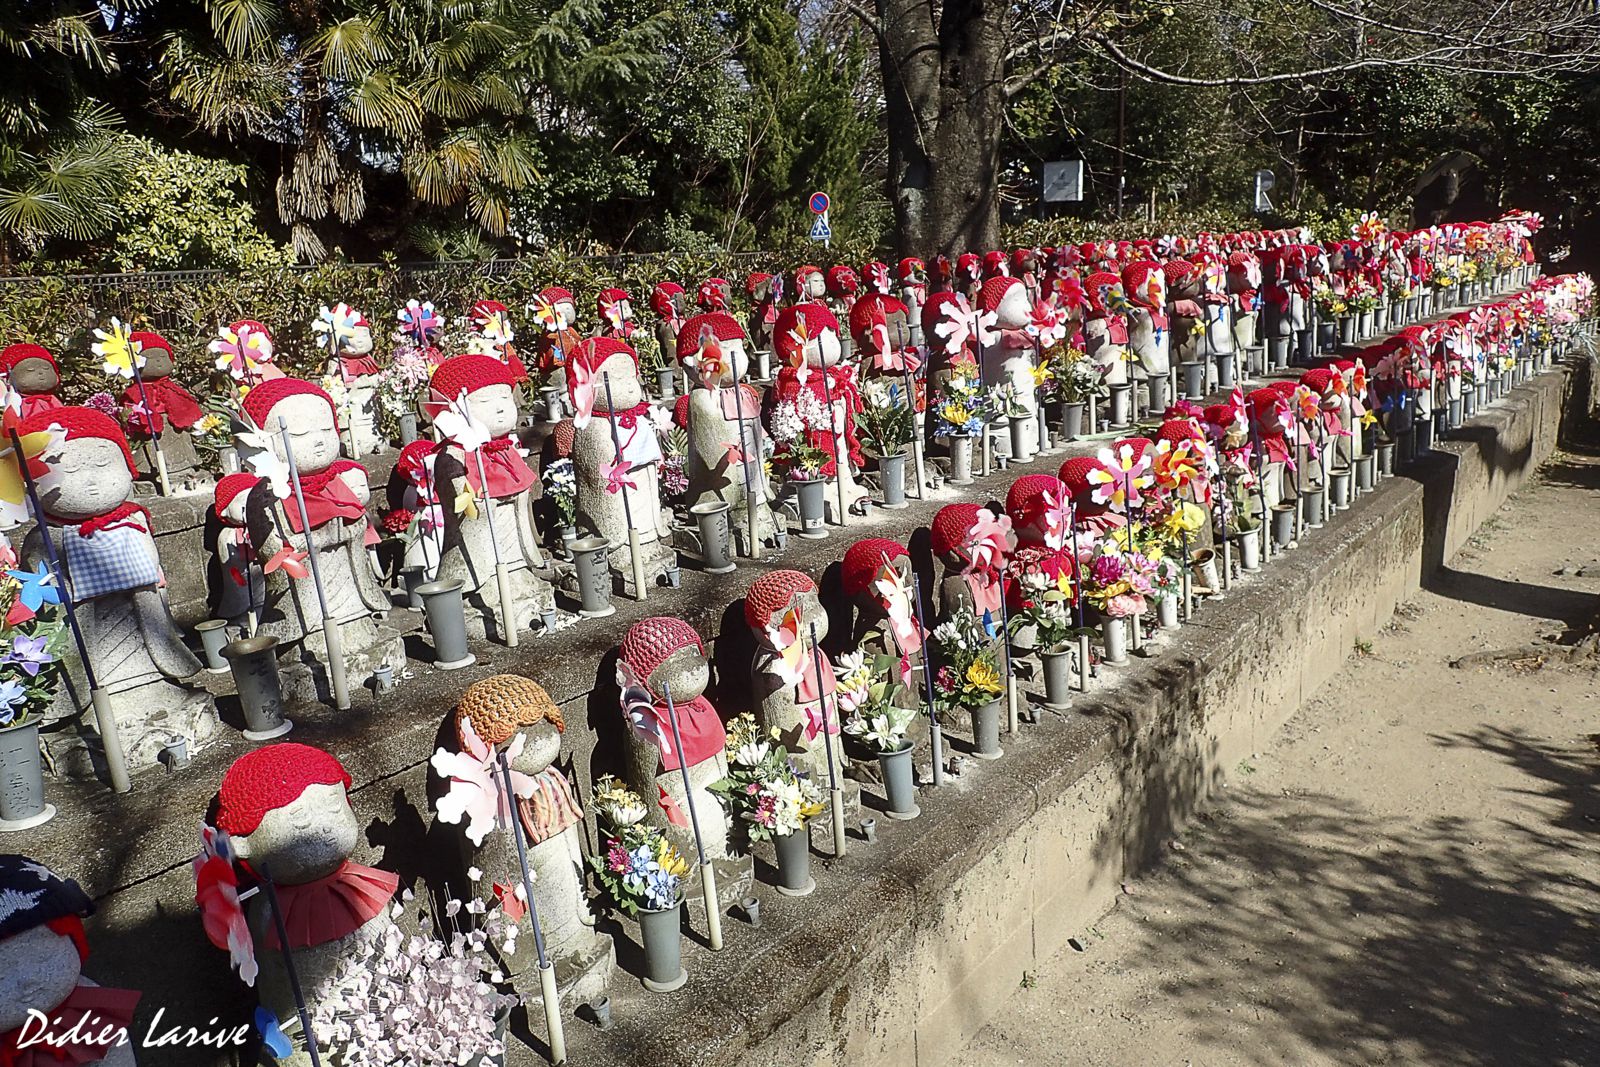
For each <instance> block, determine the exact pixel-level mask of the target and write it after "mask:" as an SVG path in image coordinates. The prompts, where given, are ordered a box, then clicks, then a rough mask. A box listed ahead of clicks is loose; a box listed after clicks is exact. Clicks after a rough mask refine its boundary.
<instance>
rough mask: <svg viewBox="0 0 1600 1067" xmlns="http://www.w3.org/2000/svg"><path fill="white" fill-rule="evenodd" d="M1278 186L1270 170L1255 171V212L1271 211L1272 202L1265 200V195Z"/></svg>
mask: <svg viewBox="0 0 1600 1067" xmlns="http://www.w3.org/2000/svg"><path fill="white" fill-rule="evenodd" d="M1276 184H1278V179H1277V178H1276V177H1275V176H1274V175H1273V173H1272V172H1271V171H1270V170H1258V171H1256V206H1255V209H1256V210H1257V211H1271V210H1272V201H1271V200H1269V199H1268V198H1267V193H1269V192H1271V191H1272V187H1273V186H1274V185H1276Z"/></svg>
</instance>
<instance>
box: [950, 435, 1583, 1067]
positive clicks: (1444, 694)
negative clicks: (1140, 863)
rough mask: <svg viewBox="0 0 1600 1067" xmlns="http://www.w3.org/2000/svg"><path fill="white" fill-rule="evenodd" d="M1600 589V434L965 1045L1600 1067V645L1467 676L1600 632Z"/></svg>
mask: <svg viewBox="0 0 1600 1067" xmlns="http://www.w3.org/2000/svg"><path fill="white" fill-rule="evenodd" d="M1558 571H1562V573H1556V572H1558ZM1580 572H1581V575H1580ZM1597 594H1600V450H1595V452H1594V454H1589V453H1588V451H1587V450H1586V454H1583V455H1573V454H1563V455H1562V456H1560V457H1558V459H1557V460H1556V461H1555V462H1554V463H1552V464H1551V465H1550V466H1548V467H1547V468H1545V470H1544V472H1543V475H1542V477H1541V479H1540V481H1539V482H1537V483H1536V484H1534V485H1532V486H1530V487H1529V488H1527V489H1525V490H1524V491H1523V492H1522V493H1520V494H1518V496H1516V497H1514V498H1512V500H1511V502H1510V503H1509V504H1508V505H1507V506H1506V507H1505V508H1503V509H1502V511H1501V513H1500V515H1499V516H1498V517H1497V519H1496V520H1495V521H1492V522H1491V523H1490V524H1488V526H1487V527H1486V528H1485V529H1484V530H1482V531H1480V532H1479V535H1478V536H1477V537H1476V538H1474V540H1473V542H1472V547H1470V548H1468V549H1467V550H1465V551H1463V552H1462V554H1461V555H1460V556H1458V557H1457V558H1456V559H1455V560H1453V561H1451V564H1450V566H1449V567H1448V568H1446V569H1445V571H1444V572H1442V573H1441V574H1440V575H1439V576H1438V577H1437V578H1436V579H1435V580H1434V581H1432V582H1430V588H1429V589H1428V590H1427V591H1425V592H1423V593H1421V594H1419V595H1418V596H1417V597H1416V598H1415V599H1414V600H1412V601H1411V602H1410V603H1408V604H1406V605H1404V606H1403V607H1402V609H1401V611H1400V612H1399V613H1398V614H1397V615H1396V617H1395V619H1394V620H1393V623H1392V624H1391V626H1390V628H1389V629H1388V630H1387V631H1385V632H1384V633H1383V634H1381V635H1380V636H1379V638H1378V639H1377V640H1376V641H1374V642H1373V643H1372V646H1371V647H1370V648H1367V647H1362V648H1360V649H1358V650H1356V655H1355V656H1354V658H1352V659H1351V660H1350V661H1349V663H1348V668H1347V670H1346V671H1345V672H1343V673H1342V674H1341V676H1340V677H1339V678H1338V679H1337V680H1335V682H1333V683H1332V684H1330V685H1329V686H1328V687H1327V688H1326V689H1325V690H1324V691H1323V692H1322V693H1321V694H1320V695H1319V697H1318V699H1317V700H1315V701H1314V702H1313V703H1312V704H1310V705H1309V706H1307V707H1306V708H1304V709H1302V710H1301V711H1300V713H1299V714H1297V715H1296V716H1295V717H1294V718H1293V719H1292V720H1291V721H1290V722H1289V724H1288V725H1287V726H1286V727H1285V729H1284V731H1283V732H1282V733H1281V734H1280V735H1279V737H1278V738H1277V740H1276V741H1275V743H1274V745H1273V746H1272V748H1271V749H1270V750H1267V751H1262V752H1260V753H1258V754H1257V755H1256V756H1254V757H1253V758H1252V759H1250V760H1249V761H1247V762H1246V763H1243V764H1241V765H1240V766H1239V767H1237V768H1235V769H1234V772H1233V774H1232V784H1231V788H1230V789H1229V791H1228V793H1227V795H1226V797H1225V798H1223V799H1222V800H1221V801H1220V802H1219V803H1218V804H1217V805H1216V806H1215V807H1214V808H1213V810H1212V811H1211V812H1210V813H1209V814H1208V815H1207V816H1206V817H1205V818H1203V819H1202V821H1201V822H1199V823H1198V824H1196V825H1195V826H1194V827H1193V828H1192V829H1191V830H1190V831H1189V833H1188V834H1187V836H1186V838H1185V840H1184V841H1183V842H1182V843H1179V844H1175V845H1174V846H1173V850H1172V852H1171V854H1170V855H1169V856H1168V857H1167V858H1166V861H1165V862H1164V863H1163V864H1162V865H1161V867H1160V868H1159V869H1158V870H1155V871H1152V872H1150V874H1149V875H1147V876H1146V877H1145V878H1143V879H1141V880H1140V881H1139V882H1137V883H1130V884H1129V885H1128V886H1127V887H1126V888H1127V892H1126V894H1125V895H1123V896H1121V897H1119V898H1118V902H1117V906H1116V908H1115V910H1113V911H1112V912H1111V913H1110V914H1109V915H1107V916H1105V917H1104V918H1103V919H1102V920H1100V922H1099V923H1097V924H1096V925H1095V927H1093V928H1092V929H1090V930H1087V931H1083V932H1081V933H1080V935H1079V940H1080V943H1081V944H1082V946H1083V950H1082V951H1073V950H1071V949H1068V950H1066V951H1065V952H1064V953H1063V954H1062V955H1061V956H1058V957H1057V958H1055V959H1053V960H1051V961H1050V963H1049V964H1048V966H1046V967H1045V968H1044V969H1042V970H1041V971H1040V972H1039V973H1038V974H1036V975H1030V976H1027V977H1025V978H1024V979H1023V982H1022V986H1021V988H1019V989H1018V991H1017V997H1016V1001H1015V1006H1014V1008H1013V1009H1012V1010H1010V1011H1009V1012H1007V1013H1006V1014H1005V1015H1003V1016H1001V1017H1000V1018H997V1019H996V1020H995V1021H994V1022H993V1023H991V1024H990V1025H989V1026H988V1027H987V1028H986V1029H985V1030H984V1031H983V1032H982V1033H981V1034H979V1036H978V1037H977V1038H976V1039H975V1040H974V1041H973V1042H972V1044H971V1045H970V1046H969V1048H968V1050H967V1054H966V1055H965V1056H963V1057H962V1060H963V1062H964V1063H965V1064H967V1065H969V1067H989V1065H998V1064H1019V1063H1022V1064H1051V1065H1057V1064H1061V1065H1069V1064H1070V1065H1096V1067H1098V1065H1109V1067H1121V1065H1137V1067H1145V1065H1151V1067H1157V1065H1175V1067H1176V1065H1194V1067H1201V1065H1204V1067H1223V1065H1232V1064H1238V1065H1274V1067H1277V1065H1294V1067H1310V1065H1323V1064H1341V1065H1342V1064H1359V1065H1363V1067H1364V1065H1369V1064H1407V1065H1410V1064H1427V1065H1438V1067H1477V1065H1482V1067H1522V1065H1527V1067H1553V1065H1558V1064H1560V1065H1566V1064H1571V1065H1583V1067H1595V1065H1600V891H1597V890H1600V672H1597V670H1596V667H1597V666H1600V659H1594V658H1590V659H1588V660H1587V661H1586V662H1584V663H1582V664H1580V665H1560V666H1545V667H1542V668H1541V667H1538V666H1537V661H1536V660H1532V659H1521V660H1519V661H1512V662H1506V663H1502V664H1498V665H1495V666H1491V667H1483V668H1477V669H1471V670H1460V669H1453V668H1452V667H1451V666H1450V662H1451V661H1452V660H1454V659H1457V658H1459V657H1461V656H1463V655H1467V654H1470V653H1474V652H1480V651H1485V650H1490V649H1501V648H1510V647H1515V646H1519V645H1523V644H1525V643H1536V642H1538V641H1539V640H1540V638H1541V635H1543V634H1547V633H1552V632H1555V631H1559V630H1561V629H1562V628H1563V626H1564V625H1567V624H1571V625H1580V626H1581V625H1583V624H1584V623H1585V622H1589V621H1593V620H1595V618H1596V616H1597V615H1600V597H1597Z"/></svg>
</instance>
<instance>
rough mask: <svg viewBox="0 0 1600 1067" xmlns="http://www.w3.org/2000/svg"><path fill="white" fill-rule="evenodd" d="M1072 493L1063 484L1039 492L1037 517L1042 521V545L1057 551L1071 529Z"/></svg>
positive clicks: (1063, 543)
mask: <svg viewBox="0 0 1600 1067" xmlns="http://www.w3.org/2000/svg"><path fill="white" fill-rule="evenodd" d="M1071 500H1072V494H1071V493H1068V492H1067V487H1066V486H1065V485H1060V484H1058V485H1057V486H1056V487H1055V488H1054V489H1046V490H1045V491H1044V492H1042V493H1040V494H1039V518H1040V520H1041V521H1042V522H1043V523H1044V545H1045V547H1046V548H1048V549H1051V550H1053V551H1057V552H1059V551H1060V550H1061V548H1062V546H1064V545H1065V544H1066V543H1067V537H1068V536H1069V534H1070V531H1071V529H1072V511H1071V507H1072V504H1071Z"/></svg>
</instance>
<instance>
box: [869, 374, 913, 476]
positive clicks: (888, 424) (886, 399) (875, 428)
mask: <svg viewBox="0 0 1600 1067" xmlns="http://www.w3.org/2000/svg"><path fill="white" fill-rule="evenodd" d="M905 391H906V390H905V386H904V384H902V383H900V382H895V381H885V380H884V379H882V378H872V379H869V380H868V381H867V382H866V384H865V385H864V386H863V387H862V389H861V399H862V400H863V402H864V403H863V406H862V410H861V411H860V412H859V413H858V414H857V415H856V426H857V427H858V428H859V431H860V434H861V440H862V443H863V444H865V445H866V446H867V448H868V449H870V450H871V451H872V452H873V453H875V454H877V455H878V456H882V457H888V456H898V455H901V454H902V453H904V452H905V450H906V448H907V447H908V446H909V445H910V444H911V439H912V437H914V436H915V435H916V432H917V420H916V416H915V415H914V414H913V413H912V410H911V405H910V404H908V403H906V399H905Z"/></svg>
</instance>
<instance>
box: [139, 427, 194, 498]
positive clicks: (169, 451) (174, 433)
mask: <svg viewBox="0 0 1600 1067" xmlns="http://www.w3.org/2000/svg"><path fill="white" fill-rule="evenodd" d="M157 439H158V440H159V441H160V442H161V458H162V460H163V461H164V462H165V463H166V467H167V482H168V484H169V485H171V487H172V489H173V491H174V492H176V491H177V490H178V489H181V488H185V487H193V486H197V485H199V484H201V483H202V482H210V481H211V480H212V476H211V474H210V473H209V472H207V471H206V470H204V469H202V467H201V466H200V454H199V453H198V452H196V451H195V447H194V435H193V434H190V433H188V432H187V431H185V430H180V429H178V428H177V427H176V426H173V425H172V424H171V423H170V422H168V423H166V424H165V425H163V426H162V428H161V433H160V434H158V435H157ZM128 447H129V449H131V450H132V452H133V461H134V465H135V466H136V467H138V468H139V475H140V477H142V478H145V479H147V480H148V481H150V482H151V483H152V484H156V485H159V484H160V482H159V477H160V476H159V475H158V474H157V473H156V452H155V447H154V446H153V445H152V444H151V443H150V439H149V438H147V437H139V436H137V435H134V436H130V437H129V438H128Z"/></svg>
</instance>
